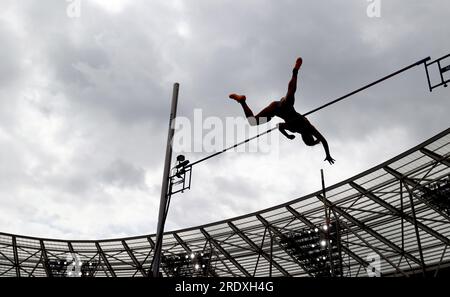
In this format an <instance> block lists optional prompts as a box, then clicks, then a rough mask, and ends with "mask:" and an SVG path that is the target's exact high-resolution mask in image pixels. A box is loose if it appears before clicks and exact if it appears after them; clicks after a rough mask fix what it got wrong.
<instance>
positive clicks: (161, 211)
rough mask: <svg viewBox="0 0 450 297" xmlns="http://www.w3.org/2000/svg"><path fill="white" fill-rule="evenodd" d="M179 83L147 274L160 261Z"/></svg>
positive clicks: (156, 270)
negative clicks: (149, 266) (151, 254)
mask: <svg viewBox="0 0 450 297" xmlns="http://www.w3.org/2000/svg"><path fill="white" fill-rule="evenodd" d="M179 88H180V84H178V83H175V84H174V85H173V93H172V104H171V108H170V120H169V132H168V135H167V146H166V158H165V161H164V172H163V179H162V186H161V201H160V204H159V214H158V227H157V230H156V242H155V248H154V253H153V261H152V266H151V274H150V273H149V276H150V275H151V276H153V277H158V276H160V274H159V266H160V263H161V249H162V238H163V233H164V224H165V222H166V217H167V212H168V210H169V203H170V196H171V195H172V194H171V189H169V179H170V169H171V161H172V143H173V136H174V134H175V118H176V116H177V105H178V91H179Z"/></svg>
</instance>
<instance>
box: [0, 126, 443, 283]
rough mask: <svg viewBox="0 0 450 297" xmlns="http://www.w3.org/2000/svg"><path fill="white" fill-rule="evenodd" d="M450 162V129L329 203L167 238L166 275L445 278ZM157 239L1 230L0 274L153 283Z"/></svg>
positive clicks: (309, 202)
mask: <svg viewBox="0 0 450 297" xmlns="http://www.w3.org/2000/svg"><path fill="white" fill-rule="evenodd" d="M449 165H450V128H449V129H447V130H445V131H443V132H441V133H440V134H438V135H436V136H434V137H433V138H431V139H429V140H427V141H425V142H424V143H422V144H420V145H418V146H416V147H414V148H412V149H410V150H408V151H407V152H405V153H403V154H401V155H399V156H397V157H395V158H393V159H391V160H389V161H387V162H384V163H382V164H380V165H378V166H376V167H374V168H372V169H369V170H367V171H365V172H363V173H361V174H359V175H357V176H354V177H352V178H350V179H348V180H345V181H343V182H341V183H338V184H336V185H333V186H330V187H328V188H327V189H326V197H324V195H323V193H322V191H317V192H315V193H312V194H310V195H307V196H304V197H301V198H298V199H295V200H292V201H290V202H287V203H285V204H281V205H278V206H275V207H272V208H270V209H266V210H262V211H259V212H255V213H251V214H247V215H244V216H240V217H237V218H231V219H228V220H223V221H220V222H215V223H211V224H207V225H203V226H198V227H193V228H188V229H183V230H178V231H172V232H167V233H165V234H164V238H163V256H162V261H161V272H162V274H163V275H164V276H344V277H354V276H367V275H380V274H381V275H385V276H402V275H412V274H414V275H417V274H438V273H439V272H440V271H442V270H443V269H444V270H445V269H446V267H447V266H450V265H448V264H450V252H449V249H448V247H449V245H450V168H449ZM325 213H326V215H325ZM326 217H328V220H326V219H325V218H326ZM154 242H155V236H154V235H143V236H137V237H129V238H120V239H110V240H73V241H70V240H58V239H47V238H35V237H28V236H19V235H12V234H5V233H0V276H21V277H27V276H42V277H45V276H83V277H89V276H118V277H119V276H127V277H131V276H141V277H142V276H147V275H148V273H149V269H150V266H151V261H152V258H153V247H154Z"/></svg>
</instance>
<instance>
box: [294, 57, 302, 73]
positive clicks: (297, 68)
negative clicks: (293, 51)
mask: <svg viewBox="0 0 450 297" xmlns="http://www.w3.org/2000/svg"><path fill="white" fill-rule="evenodd" d="M302 63H303V60H302V58H298V59H297V61H295V66H294V69H296V70H299V69H300V67H301V66H302Z"/></svg>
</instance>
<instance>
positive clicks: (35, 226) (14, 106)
mask: <svg viewBox="0 0 450 297" xmlns="http://www.w3.org/2000/svg"><path fill="white" fill-rule="evenodd" d="M4 2H5V3H4V7H5V8H4V9H3V10H2V12H0V16H2V14H5V13H9V14H10V15H13V16H14V20H15V23H14V24H10V23H5V22H7V21H5V19H7V18H5V19H3V18H1V17H0V19H2V21H1V22H2V26H0V38H1V40H2V47H0V58H1V60H2V67H0V86H2V87H1V88H0V107H1V109H0V145H1V146H0V154H1V157H0V158H1V160H2V161H3V160H6V161H4V162H2V165H1V166H2V167H1V172H0V175H1V176H2V179H3V181H1V182H2V185H3V186H2V195H1V197H0V200H1V201H2V203H4V204H6V202H7V204H8V208H7V210H3V212H4V213H5V215H6V213H9V214H10V215H11V217H12V216H13V215H14V216H15V218H16V219H15V220H16V221H17V222H25V223H21V224H20V225H19V223H17V224H13V225H11V226H9V227H8V226H5V228H11V230H14V231H20V232H21V233H33V234H37V235H44V236H49V237H51V236H52V234H57V235H59V236H63V235H64V234H65V235H66V236H69V235H70V236H71V237H85V236H90V237H103V238H104V237H111V236H118V235H120V236H122V235H127V234H128V233H134V234H130V235H136V234H138V233H141V232H142V233H144V232H153V230H154V229H155V222H156V218H157V214H158V207H157V204H158V202H159V187H160V182H161V174H162V172H161V171H162V163H163V159H164V149H165V141H166V133H167V123H168V113H169V102H170V97H171V88H172V83H173V82H174V81H179V82H180V83H181V89H180V99H179V112H178V114H179V115H182V116H187V117H190V118H192V116H193V110H194V109H195V108H201V109H202V111H203V114H204V116H212V115H213V116H219V117H221V118H224V117H226V116H236V115H239V116H241V115H242V110H241V109H240V107H239V106H238V105H237V104H234V102H232V101H230V100H229V99H228V98H227V96H228V94H229V93H231V92H242V93H245V94H247V95H248V103H249V104H250V106H251V107H252V108H253V109H254V111H255V112H256V111H258V110H259V109H261V108H263V107H264V106H265V105H266V104H268V103H269V102H270V101H271V100H275V99H278V98H280V97H281V96H283V95H284V93H285V92H286V88H287V83H288V80H289V78H290V75H291V68H292V64H293V62H294V61H295V58H296V57H297V56H298V55H301V56H302V57H303V58H304V66H303V69H302V72H301V74H300V80H299V89H298V94H297V101H296V108H297V109H298V111H299V112H306V111H308V110H310V109H312V108H315V107H317V106H319V105H321V104H323V103H326V102H327V100H330V99H334V98H336V97H338V96H340V95H343V94H345V93H347V92H349V91H351V90H353V89H355V88H357V87H359V86H361V85H363V84H365V83H368V82H371V81H373V80H375V79H377V78H379V77H381V76H383V75H385V74H387V73H389V72H391V71H394V70H396V69H398V68H400V67H403V66H406V65H407V64H409V63H412V62H414V61H415V60H417V59H420V58H423V57H425V56H427V55H431V56H432V57H434V58H435V57H438V56H441V55H444V54H446V53H448V51H449V50H450V41H449V40H448V27H449V26H448V21H447V19H448V18H447V17H446V15H447V12H448V11H449V8H450V6H449V3H447V1H440V0H432V1H419V0H415V1H382V5H383V7H382V17H381V18H379V19H370V18H368V17H367V16H366V7H367V2H366V1H364V0H351V1H326V2H323V1H315V2H314V1H289V0H286V1H268V0H263V1H256V0H250V1H241V2H239V1H232V0H223V1H205V0H203V1H202V0H196V1H189V3H187V2H185V1H133V2H130V4H128V5H126V6H125V8H124V9H123V11H119V12H116V13H111V12H109V11H108V10H106V9H103V8H102V6H101V5H97V4H96V3H94V2H91V1H84V0H82V15H81V18H79V19H70V18H68V17H67V16H66V14H65V11H66V7H67V2H65V1H59V0H52V1H45V3H44V2H42V1H21V2H20V4H19V2H17V1H4ZM105 3H106V2H105ZM103 5H107V4H103ZM183 26H184V27H183ZM17 29H18V30H17ZM22 58H24V59H28V60H30V61H31V64H26V63H25V64H23V63H22V62H21V60H22ZM21 63H22V64H21ZM25 91H26V92H33V91H36V92H37V93H38V94H39V95H40V97H39V98H38V99H36V100H29V99H26V98H24V96H23V92H25ZM447 98H448V91H447V90H445V89H441V90H436V92H433V93H432V94H430V93H429V92H428V91H427V86H426V80H425V76H424V72H423V69H420V67H419V68H417V69H415V70H412V71H409V72H407V73H405V74H403V75H401V76H399V77H397V78H395V79H393V80H390V81H388V82H386V83H384V84H382V85H380V86H377V87H374V88H371V89H370V90H367V91H365V92H363V93H361V94H358V95H356V96H354V97H352V98H351V99H349V100H348V101H345V102H341V103H339V104H337V105H334V106H333V107H330V108H327V109H325V110H323V111H321V112H320V113H316V114H314V115H311V116H310V117H309V118H310V120H311V121H312V122H313V123H314V125H316V126H317V127H318V128H319V129H320V130H321V131H322V132H323V134H324V135H325V136H326V137H327V138H328V140H329V143H330V146H331V148H332V153H334V152H336V154H338V156H335V158H336V159H337V160H338V162H337V163H336V165H334V167H332V168H330V169H328V167H327V169H328V170H329V171H331V172H332V173H333V177H332V178H333V180H336V181H338V180H341V179H343V178H346V177H348V175H350V174H355V173H357V172H354V171H355V170H361V168H366V167H365V166H369V165H371V164H372V165H373V164H376V163H379V162H382V161H384V160H386V159H387V158H389V157H392V154H395V153H400V152H401V151H400V148H402V149H406V148H407V147H405V146H406V144H411V145H414V144H415V143H417V142H420V141H422V140H424V139H425V138H427V137H429V136H431V135H433V134H435V133H437V132H439V131H442V130H443V129H445V128H448V124H449V123H448V119H447V118H448V117H447V113H448V110H449V108H450V102H449V101H448V99H447ZM30 115H31V116H30ZM28 116H30V117H31V118H30V120H33V121H35V122H33V123H28V119H27V118H26V117H28ZM392 131H397V132H395V133H394V132H392ZM383 133H385V134H386V135H391V137H393V139H391V141H390V143H389V144H386V143H385V141H384V140H383V139H384V138H383V137H382V136H380V135H383ZM41 137H42V139H41ZM374 139H375V140H376V141H375V140H374ZM372 141H375V143H374V142H372ZM374 146H377V147H379V148H380V149H378V150H374V149H373V147H374ZM381 148H384V150H382V149H381ZM282 149H283V150H282V151H283V156H282V157H280V158H279V159H278V160H275V161H274V160H273V156H267V155H264V154H262V155H255V156H252V157H250V156H249V158H251V160H252V161H253V163H252V165H251V166H252V167H253V168H252V170H254V171H255V174H253V175H252V178H250V179H249V178H247V179H246V177H248V175H246V174H247V171H248V170H249V165H248V163H243V161H242V159H241V158H239V157H230V155H229V154H228V155H223V156H221V157H220V158H218V159H212V160H209V161H208V163H207V164H203V165H202V166H204V167H202V168H204V169H198V168H195V172H194V180H193V188H192V190H191V191H189V192H186V193H185V194H184V195H183V197H182V198H180V199H178V197H177V198H176V200H174V201H173V202H172V208H171V211H170V213H169V218H168V228H181V227H188V226H192V225H195V224H200V223H208V222H210V221H212V220H217V219H222V218H225V217H228V216H234V215H239V214H243V213H245V212H249V211H255V210H258V209H260V208H261V207H268V206H271V205H273V203H278V202H281V201H286V200H288V199H291V198H294V197H293V196H295V197H297V196H300V195H303V194H307V193H306V192H305V191H306V190H304V189H307V190H309V189H311V188H313V187H312V186H311V185H312V184H314V181H315V180H316V179H315V178H314V177H313V175H314V172H315V171H317V170H316V169H317V168H318V167H323V166H324V164H323V162H322V160H323V152H322V151H321V148H306V147H304V146H303V145H302V144H301V142H300V141H295V142H287V141H283V142H282ZM397 150H399V151H397ZM349 151H350V152H353V153H354V155H355V156H356V157H354V156H352V157H353V158H350V157H349V156H348V154H349ZM355 152H358V153H355ZM363 152H367V154H364V153H363ZM230 154H232V153H230ZM199 155H200V154H188V156H187V157H188V158H189V159H191V161H193V160H194V159H196V158H197V157H199ZM243 164H246V165H243ZM269 164H270V168H269V169H268V166H269ZM361 164H362V165H361ZM30 168H32V170H31V169H30ZM261 172H262V173H261ZM258 174H259V175H258ZM330 174H331V173H330ZM269 177H270V178H269ZM291 179H295V180H291ZM262 181H264V182H262ZM5 185H7V186H5ZM105 185H109V186H112V187H114V188H116V190H117V191H118V192H117V194H114V195H112V194H110V193H107V192H105V190H104V187H102V186H105ZM23 189H27V190H28V191H29V192H27V194H29V193H31V194H32V195H34V196H35V197H37V198H36V199H34V200H25V199H24V198H23V193H22V192H23ZM124 201H126V206H127V211H128V212H123V211H122V210H123V208H124ZM42 205H44V208H45V209H46V210H47V211H48V212H47V213H44V214H42V213H41V214H39V213H28V216H30V217H29V218H28V217H27V215H26V214H22V213H21V212H20V208H23V207H29V208H30V209H39V208H40V207H42ZM61 207H67V209H63V210H61ZM72 208H74V209H80V212H82V213H83V214H84V215H86V216H94V215H93V214H95V219H94V218H91V217H89V218H86V219H85V222H83V224H80V226H76V225H74V224H73V222H72V223H71V221H70V220H68V219H67V220H65V219H64V216H61V218H55V217H53V216H52V213H53V214H54V213H58V212H59V211H61V212H63V213H64V214H65V216H67V217H70V212H71V209H72ZM132 209H136V210H132ZM108 214H114V216H115V217H114V218H113V217H111V216H112V215H108ZM125 215H128V216H129V218H130V219H128V218H127V217H125ZM46 216H48V220H46V218H45V217H46ZM131 218H132V219H131ZM148 218H151V219H148ZM26 222H29V224H27V223H26ZM89 224H93V225H95V228H89ZM2 229H3V228H2ZM0 231H8V230H0ZM33 234H30V235H33Z"/></svg>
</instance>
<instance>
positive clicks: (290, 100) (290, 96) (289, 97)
mask: <svg viewBox="0 0 450 297" xmlns="http://www.w3.org/2000/svg"><path fill="white" fill-rule="evenodd" d="M302 63H303V60H302V58H298V59H297V61H296V62H295V66H294V69H292V77H291V80H290V81H289V85H288V91H287V93H286V97H285V98H284V100H283V101H284V102H285V103H286V104H288V105H291V106H293V105H294V102H295V92H296V91H297V76H298V70H299V69H300V67H301V66H302Z"/></svg>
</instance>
